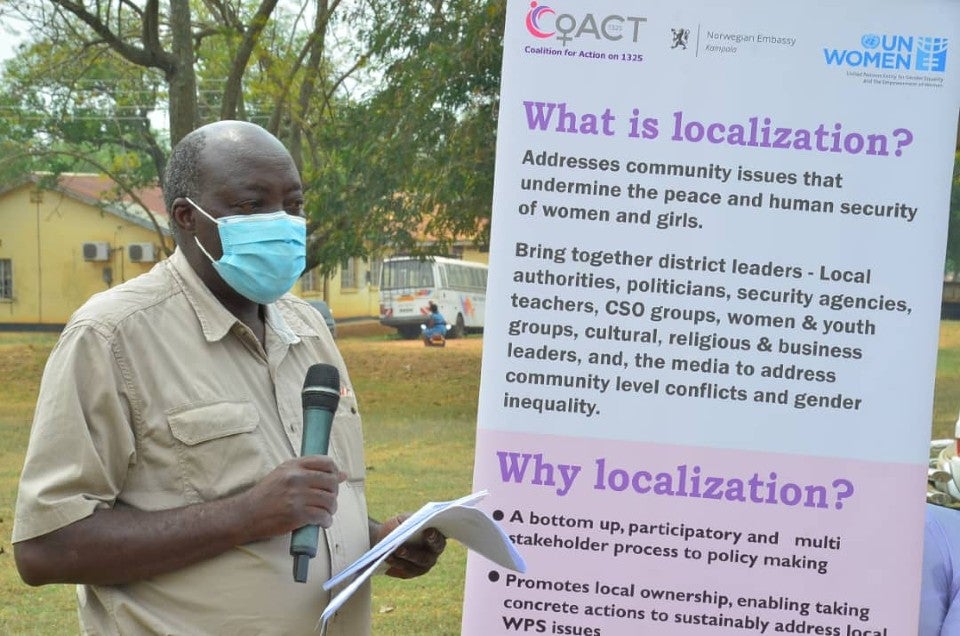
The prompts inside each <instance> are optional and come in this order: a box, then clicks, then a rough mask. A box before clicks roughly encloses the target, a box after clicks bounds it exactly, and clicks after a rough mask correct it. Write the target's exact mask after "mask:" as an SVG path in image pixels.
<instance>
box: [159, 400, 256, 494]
mask: <svg viewBox="0 0 960 636" xmlns="http://www.w3.org/2000/svg"><path fill="white" fill-rule="evenodd" d="M166 415H167V424H168V425H169V427H170V433H171V434H172V435H173V437H174V439H175V440H176V442H175V445H176V451H177V459H178V462H179V466H180V477H181V480H182V483H183V485H184V491H185V492H184V495H185V497H186V498H187V500H188V501H190V502H194V503H196V502H200V501H212V500H214V499H222V498H223V497H227V496H229V495H232V494H235V493H238V492H242V491H244V490H246V489H248V488H250V487H251V486H253V485H254V484H255V483H257V482H258V481H259V480H260V479H262V478H263V477H264V476H265V475H266V474H267V472H269V468H268V462H267V457H266V449H265V447H264V442H263V438H262V434H261V431H260V414H259V412H258V411H257V409H256V407H255V406H254V405H253V403H251V402H243V401H238V402H230V401H220V402H208V403H203V404H189V405H186V406H179V407H176V408H173V409H170V410H168V411H167V412H166Z"/></svg>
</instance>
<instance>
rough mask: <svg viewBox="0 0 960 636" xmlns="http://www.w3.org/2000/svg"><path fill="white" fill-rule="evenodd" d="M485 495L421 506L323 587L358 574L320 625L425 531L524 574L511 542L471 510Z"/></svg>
mask: <svg viewBox="0 0 960 636" xmlns="http://www.w3.org/2000/svg"><path fill="white" fill-rule="evenodd" d="M486 495H487V491H486V490H482V491H480V492H476V493H473V494H470V495H466V496H464V497H461V498H459V499H454V500H452V501H431V502H428V503H426V504H424V506H423V507H422V508H420V509H419V510H418V511H416V512H415V513H413V514H412V515H410V516H409V517H408V518H407V519H406V520H405V521H404V522H403V523H402V524H400V525H399V526H397V527H396V528H395V529H394V530H393V532H391V533H390V534H388V535H387V536H386V537H384V539H383V540H382V541H380V542H379V543H378V544H377V545H375V546H373V547H372V548H371V549H370V550H368V551H367V552H366V553H365V554H363V556H361V557H360V558H359V559H357V560H356V561H354V562H353V563H351V564H350V565H348V566H347V567H346V568H344V569H343V570H342V571H341V572H339V573H338V574H336V575H335V576H333V577H331V578H330V579H329V580H328V581H327V582H326V583H324V584H323V589H325V590H330V589H331V588H333V587H335V586H337V585H339V584H341V583H343V582H344V581H346V580H348V579H349V578H350V577H351V576H353V575H355V574H358V573H359V574H358V576H357V577H356V578H355V579H354V580H353V581H351V582H350V584H349V585H347V586H346V587H345V588H343V590H341V591H340V592H339V593H338V594H336V595H335V596H334V597H333V598H332V599H330V603H329V604H328V605H327V607H326V609H325V610H324V611H323V614H322V615H321V616H320V622H321V624H322V625H324V626H325V625H326V622H327V619H329V618H330V616H332V615H333V613H334V612H336V611H337V610H338V609H340V607H341V606H342V605H343V604H344V603H345V602H346V601H347V599H349V598H350V596H351V595H352V594H353V593H354V592H356V591H357V588H359V587H360V586H361V585H363V582H364V581H366V580H367V579H368V578H370V576H371V575H372V574H374V573H375V572H376V571H377V570H378V568H379V567H380V566H381V565H382V564H383V563H384V561H386V559H387V557H388V556H390V554H391V553H392V552H393V551H394V550H395V549H396V548H398V547H399V546H400V545H402V544H403V543H404V542H406V541H407V540H408V539H410V538H411V537H412V536H413V535H415V534H416V533H417V532H420V531H421V530H423V529H425V528H436V529H437V530H439V531H440V532H442V533H443V534H444V536H446V537H447V538H448V539H456V540H457V541H459V542H460V543H462V544H463V545H464V546H466V547H467V548H468V549H470V550H473V551H474V552H477V553H478V554H480V555H482V556H484V557H486V558H487V559H490V560H491V561H493V562H494V563H496V564H497V565H500V566H502V567H505V568H508V569H510V570H514V571H516V572H524V571H526V569H527V565H526V563H525V562H524V560H523V557H522V556H521V555H520V553H519V552H517V549H516V547H515V546H514V545H513V542H512V541H511V540H510V538H509V537H508V536H507V535H506V534H505V533H504V532H503V530H502V529H501V528H500V526H499V525H498V524H497V522H496V521H494V520H493V519H492V518H491V517H490V515H488V514H487V513H486V512H484V511H482V510H480V509H478V508H475V507H474V504H476V503H477V502H478V501H480V500H481V499H483V498H484V497H485V496H486Z"/></svg>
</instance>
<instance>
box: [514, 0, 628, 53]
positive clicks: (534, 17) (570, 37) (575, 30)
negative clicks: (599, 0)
mask: <svg viewBox="0 0 960 636" xmlns="http://www.w3.org/2000/svg"><path fill="white" fill-rule="evenodd" d="M646 21H647V19H646V18H644V17H639V16H626V15H619V14H616V13H612V14H610V15H601V16H596V15H594V14H593V13H585V14H574V13H557V12H556V11H555V10H554V9H553V8H552V7H550V6H548V5H542V4H540V3H539V2H537V1H536V0H534V1H533V2H531V3H530V10H529V11H527V17H526V26H527V32H528V33H530V35H532V36H533V37H535V38H538V39H540V40H546V39H547V38H552V37H555V38H556V39H557V40H560V42H562V43H563V46H566V45H567V44H568V43H569V42H573V41H574V40H580V38H587V39H588V40H590V39H592V40H594V41H603V40H607V41H610V42H616V41H618V40H622V39H624V38H627V39H629V40H632V41H633V42H634V43H636V42H637V41H638V40H639V38H640V25H641V24H643V23H645V22H646Z"/></svg>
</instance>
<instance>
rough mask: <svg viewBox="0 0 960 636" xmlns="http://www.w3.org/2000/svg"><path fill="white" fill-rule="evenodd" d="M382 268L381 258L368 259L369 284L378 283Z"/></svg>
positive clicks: (374, 284) (375, 284)
mask: <svg viewBox="0 0 960 636" xmlns="http://www.w3.org/2000/svg"><path fill="white" fill-rule="evenodd" d="M382 269H383V259H382V258H376V257H374V258H372V259H370V269H369V273H370V284H371V285H373V286H374V287H377V286H378V285H380V270H382Z"/></svg>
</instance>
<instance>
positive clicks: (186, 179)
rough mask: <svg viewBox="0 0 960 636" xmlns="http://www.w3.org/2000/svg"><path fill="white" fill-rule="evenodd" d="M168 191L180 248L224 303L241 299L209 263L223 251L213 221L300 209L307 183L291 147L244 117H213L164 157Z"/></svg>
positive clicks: (165, 189) (293, 212)
mask: <svg viewBox="0 0 960 636" xmlns="http://www.w3.org/2000/svg"><path fill="white" fill-rule="evenodd" d="M163 195H164V202H165V204H166V206H167V211H168V213H169V214H170V219H171V225H172V227H173V228H174V237H175V238H176V241H177V245H178V247H179V248H180V249H181V250H182V252H183V253H184V256H185V257H186V258H187V260H188V261H189V262H190V264H191V266H192V267H193V268H194V270H195V271H196V272H197V274H198V275H199V276H200V277H201V278H202V279H203V281H204V283H206V285H207V287H209V288H210V290H211V291H212V292H213V293H214V294H215V295H216V296H217V297H218V298H220V300H221V301H223V302H224V303H225V304H227V305H235V304H237V303H241V304H243V303H244V300H243V298H242V297H240V296H238V294H237V293H236V292H235V290H233V289H232V288H231V287H230V285H228V284H226V282H225V281H224V280H223V279H222V278H221V277H220V275H219V274H217V272H216V271H215V270H214V268H213V266H212V264H211V259H213V260H217V259H220V258H221V256H222V255H223V250H222V246H221V243H220V236H219V231H218V224H217V222H216V221H215V220H216V219H220V218H222V217H233V216H242V215H252V214H263V213H269V212H276V211H280V210H282V211H285V212H287V213H288V214H291V215H295V216H302V214H303V187H302V184H301V182H300V175H299V173H298V171H297V168H296V166H295V165H294V163H293V159H292V158H291V157H290V153H289V152H287V149H286V148H284V146H283V144H282V143H280V140H278V139H277V138H276V137H274V136H273V135H271V134H270V133H269V132H267V131H266V130H264V129H263V128H261V127H260V126H257V125H255V124H251V123H247V122H241V121H221V122H216V123H212V124H208V125H206V126H203V127H201V128H198V129H197V130H195V131H193V132H191V133H190V134H188V135H187V136H186V137H184V138H183V139H182V140H181V141H180V142H179V143H178V144H177V145H176V147H175V148H174V149H173V152H172V153H171V155H170V160H169V161H168V163H167V170H166V174H165V178H164V184H163ZM204 213H206V214H204ZM207 215H209V217H212V219H213V220H211V218H207ZM201 248H202V249H201ZM204 251H206V254H205V253H204ZM208 255H209V256H208Z"/></svg>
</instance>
